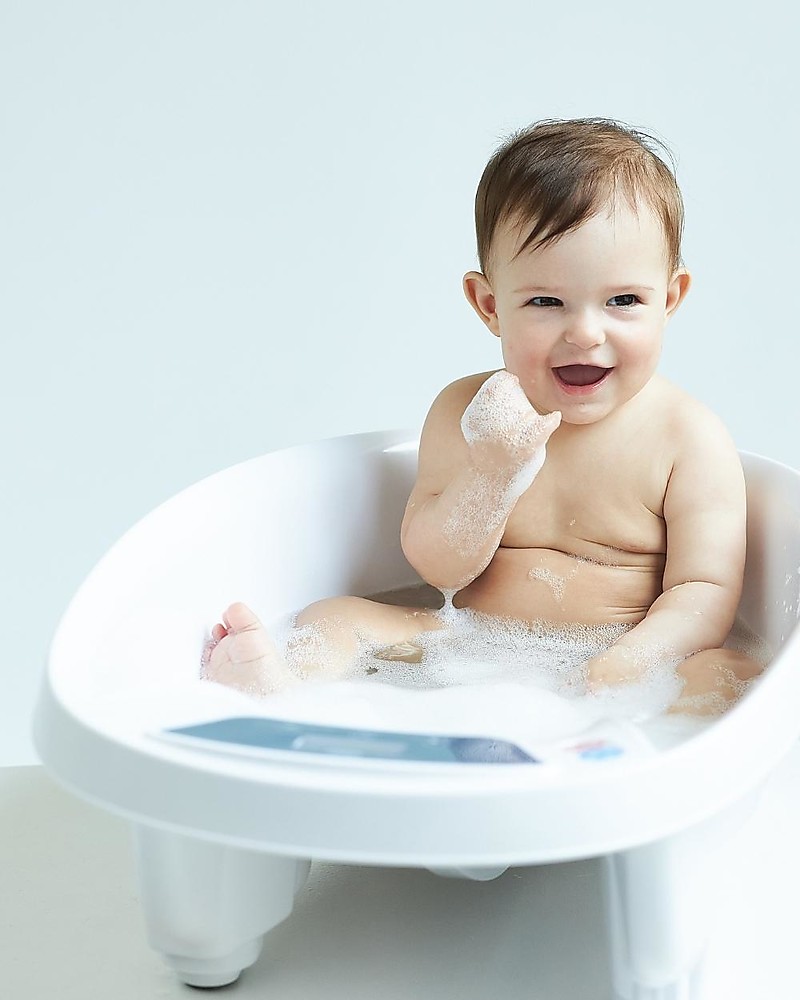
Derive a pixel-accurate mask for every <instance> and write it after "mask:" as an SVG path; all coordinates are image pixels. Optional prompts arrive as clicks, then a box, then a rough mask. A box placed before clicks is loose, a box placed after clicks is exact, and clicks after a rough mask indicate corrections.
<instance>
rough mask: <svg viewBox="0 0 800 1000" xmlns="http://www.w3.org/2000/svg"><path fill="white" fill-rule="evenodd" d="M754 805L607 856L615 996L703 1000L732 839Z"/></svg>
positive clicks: (738, 807)
mask: <svg viewBox="0 0 800 1000" xmlns="http://www.w3.org/2000/svg"><path fill="white" fill-rule="evenodd" d="M754 803H755V797H752V798H748V799H745V800H743V801H741V802H739V803H737V804H736V805H735V806H733V807H731V808H730V809H729V810H727V811H726V812H723V813H720V814H717V815H716V816H714V817H712V818H711V819H709V820H706V821H705V822H704V823H701V824H699V825H697V826H694V827H691V828H689V829H688V830H683V831H681V832H679V833H676V834H674V835H673V836H671V837H667V838H665V839H664V840H659V841H656V842H654V843H651V844H645V845H643V846H641V847H634V848H632V849H631V850H628V851H622V852H620V853H619V854H612V855H609V856H608V857H606V858H605V863H606V903H607V911H608V919H609V928H610V936H611V964H612V970H613V976H614V990H615V994H614V995H615V1000H700V993H699V990H700V986H699V983H700V977H701V969H702V962H703V958H704V955H705V948H706V942H707V938H708V933H709V930H710V928H711V925H712V918H713V912H714V906H715V903H716V898H717V890H718V884H719V879H720V878H722V877H724V873H725V868H726V861H728V857H729V855H728V851H727V847H728V841H729V839H730V835H731V834H732V833H733V832H735V831H736V830H737V829H738V828H739V826H740V825H741V823H742V822H743V821H744V820H745V819H746V818H747V816H749V815H750V813H751V812H752V808H753V805H754ZM728 870H729V869H728Z"/></svg>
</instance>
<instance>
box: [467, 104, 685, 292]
mask: <svg viewBox="0 0 800 1000" xmlns="http://www.w3.org/2000/svg"><path fill="white" fill-rule="evenodd" d="M662 154H663V155H662ZM666 160H669V161H670V162H673V159H672V155H671V153H670V151H669V149H668V148H667V146H665V145H664V143H663V142H661V141H660V140H659V139H656V138H654V137H653V136H650V135H647V134H646V133H644V132H640V131H638V130H636V129H633V128H631V127H630V126H628V125H624V124H622V123H621V122H617V121H613V120H611V119H608V118H576V119H572V120H555V119H552V120H546V121H540V122H535V123H534V124H533V125H530V126H528V127H527V128H524V129H521V130H520V131H518V132H515V133H514V134H513V135H511V136H509V138H508V139H506V140H505V142H503V144H502V145H501V146H500V147H499V148H498V149H497V151H496V152H495V153H494V155H493V156H492V158H491V159H490V160H489V162H488V163H487V165H486V169H485V170H484V172H483V176H482V177H481V179H480V183H479V184H478V190H477V193H476V195H475V230H476V235H477V239H478V260H479V262H480V267H481V270H482V271H483V273H484V274H488V273H489V268H490V267H491V250H492V241H493V240H494V237H495V235H496V233H497V229H498V227H499V226H502V225H504V224H505V223H507V222H513V223H516V222H519V224H520V226H527V225H531V226H532V228H531V230H530V232H529V234H528V236H527V237H526V239H525V241H524V243H523V244H522V246H521V247H520V249H519V251H518V252H519V253H521V252H522V251H523V250H525V249H527V248H528V247H531V246H532V247H534V248H537V247H541V246H545V245H546V244H548V243H552V242H553V241H554V240H557V239H558V238H559V236H563V235H564V234H565V233H567V232H570V231H571V230H573V229H576V228H577V227H578V226H580V225H581V224H582V223H584V222H585V221H586V220H587V219H589V218H591V217H592V216H593V215H596V214H597V212H599V211H600V210H601V209H602V208H603V206H604V205H609V204H611V205H613V203H614V199H615V197H616V195H617V194H618V193H620V194H622V195H623V196H624V197H625V198H626V199H627V201H628V202H629V204H630V205H631V206H632V207H633V208H634V209H635V208H636V207H637V204H641V203H642V202H644V204H646V205H648V206H649V207H650V208H651V209H652V210H653V211H654V212H655V214H656V217H657V218H658V219H659V220H660V222H661V225H662V227H663V230H664V238H665V243H666V256H667V264H668V266H669V268H670V273H673V272H674V271H675V270H676V269H677V268H678V267H679V266H680V264H681V235H682V233H683V199H682V198H681V193H680V190H679V189H678V184H677V182H676V180H675V174H674V171H673V169H671V168H670V166H668V165H667V162H666Z"/></svg>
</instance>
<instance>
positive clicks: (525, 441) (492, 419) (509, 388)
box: [461, 369, 561, 482]
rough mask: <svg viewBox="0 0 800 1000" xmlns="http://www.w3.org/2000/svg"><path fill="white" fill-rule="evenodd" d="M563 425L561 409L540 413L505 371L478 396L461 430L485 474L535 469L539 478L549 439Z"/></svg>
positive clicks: (491, 381) (478, 465) (474, 399)
mask: <svg viewBox="0 0 800 1000" xmlns="http://www.w3.org/2000/svg"><path fill="white" fill-rule="evenodd" d="M560 423H561V414H560V413H559V412H558V410H556V411H554V412H553V413H547V414H545V415H544V416H542V414H540V413H537V412H536V410H535V409H534V408H533V407H532V406H531V404H530V402H529V401H528V397H527V396H526V395H525V393H524V392H523V391H522V387H521V386H520V384H519V379H518V378H517V376H516V375H512V374H511V372H508V371H505V370H504V369H503V370H501V371H499V372H495V373H494V375H492V376H491V377H490V378H488V379H487V380H486V381H485V382H484V383H483V385H482V386H481V387H480V389H478V391H477V392H476V393H475V396H474V398H473V399H472V401H471V402H470V404H469V406H468V407H467V408H466V410H465V411H464V416H463V417H462V418H461V430H462V432H463V434H464V440H465V441H466V442H467V444H468V445H469V449H470V452H471V453H472V458H473V460H474V462H475V464H476V466H477V467H478V468H479V469H481V471H483V472H490V473H491V472H497V471H500V470H503V471H508V470H512V471H514V472H522V471H523V470H524V469H533V475H535V474H536V472H538V470H539V469H540V468H541V466H542V463H543V462H544V446H545V444H546V442H547V439H548V438H549V437H550V435H551V434H552V433H553V431H554V430H555V429H556V427H558V425H559V424H560ZM530 479H531V482H532V481H533V476H530Z"/></svg>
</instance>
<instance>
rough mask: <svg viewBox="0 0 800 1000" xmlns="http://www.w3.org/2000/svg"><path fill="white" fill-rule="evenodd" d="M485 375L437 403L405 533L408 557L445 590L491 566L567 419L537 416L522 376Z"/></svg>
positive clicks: (451, 387) (426, 432) (444, 393)
mask: <svg viewBox="0 0 800 1000" xmlns="http://www.w3.org/2000/svg"><path fill="white" fill-rule="evenodd" d="M481 378H484V376H469V377H468V378H465V379H460V380H459V381H458V382H454V383H453V384H452V385H449V386H448V387H447V388H446V389H444V390H443V391H442V392H441V393H440V394H439V396H438V397H437V398H436V400H435V401H434V403H433V405H432V407H431V410H430V413H429V414H428V417H427V419H426V421H425V426H424V428H423V431H422V438H421V440H420V450H419V471H418V474H417V481H416V484H415V486H414V489H413V491H412V493H411V496H410V497H409V500H408V505H407V507H406V512H405V517H404V518H403V525H402V528H401V532H400V539H401V543H402V546H403V551H404V553H405V555H406V558H407V559H408V561H409V562H410V563H411V565H412V566H413V567H414V568H415V569H416V570H417V572H418V573H419V575H420V576H421V577H422V578H423V580H426V581H427V582H428V583H430V584H432V585H433V586H435V587H438V588H439V589H440V590H461V589H462V588H463V587H466V586H467V584H469V583H471V582H472V581H473V580H474V579H475V578H476V577H478V576H480V574H481V573H482V572H483V571H484V569H486V567H487V566H488V565H489V563H490V562H491V559H492V557H493V556H494V554H495V552H496V551H497V547H498V546H499V544H500V540H501V538H502V537H503V531H504V530H505V526H506V522H507V521H508V518H509V516H510V514H511V512H512V511H513V509H514V507H515V506H516V503H517V500H518V499H519V497H520V496H521V495H522V493H523V492H524V491H525V490H526V489H527V488H528V487H529V486H530V485H531V483H532V482H533V480H534V478H535V476H536V474H537V472H538V471H539V469H540V468H541V467H542V464H543V462H544V456H545V443H546V441H547V439H548V438H549V437H550V435H551V434H552V433H553V431H554V430H555V429H556V427H558V425H559V423H560V421H561V414H559V413H552V414H548V415H545V416H541V415H540V414H538V413H537V412H536V410H534V409H533V407H532V406H531V405H530V403H529V402H528V400H527V398H526V396H525V394H524V392H523V391H522V389H521V388H520V385H519V380H518V379H517V377H516V376H515V375H511V374H510V373H509V372H507V371H504V370H501V371H499V372H495V374H494V375H492V376H491V377H489V378H488V379H486V380H485V381H484V382H483V384H482V385H481V384H480V382H481ZM477 386H480V388H478V391H477V392H476V387H477ZM462 414H463V417H462Z"/></svg>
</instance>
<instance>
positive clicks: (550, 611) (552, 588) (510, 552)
mask: <svg viewBox="0 0 800 1000" xmlns="http://www.w3.org/2000/svg"><path fill="white" fill-rule="evenodd" d="M618 555H619V560H618V561H617V562H615V563H614V564H607V563H598V562H594V561H589V560H587V559H582V558H579V557H577V556H573V555H568V554H567V553H564V552H559V551H557V550H554V549H512V548H505V547H502V546H501V547H500V548H499V549H498V550H497V552H496V553H495V556H494V559H493V560H492V561H491V563H490V564H489V566H488V567H487V569H486V570H485V571H484V572H483V573H482V574H481V575H480V576H479V577H478V578H477V580H474V581H473V582H472V583H471V584H470V585H469V586H468V587H465V588H464V589H463V590H462V591H460V592H459V593H458V594H457V595H456V597H455V600H454V601H453V603H454V604H455V606H456V607H458V608H464V607H466V608H473V609H474V610H476V611H482V612H485V613H486V614H490V615H502V616H507V617H511V618H518V619H521V620H524V621H549V622H557V623H562V622H575V623H581V624H584V625H600V624H604V623H612V622H616V623H623V624H630V625H635V624H636V623H637V622H640V621H641V620H642V618H644V616H645V615H646V614H647V611H648V609H649V608H650V605H651V604H652V603H653V601H655V599H656V598H657V597H658V596H659V595H660V594H661V582H662V579H663V575H664V556H663V555H659V554H652V553H627V552H619V553H618Z"/></svg>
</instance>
